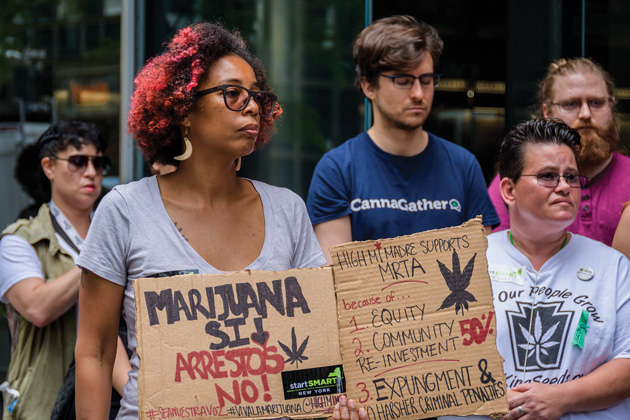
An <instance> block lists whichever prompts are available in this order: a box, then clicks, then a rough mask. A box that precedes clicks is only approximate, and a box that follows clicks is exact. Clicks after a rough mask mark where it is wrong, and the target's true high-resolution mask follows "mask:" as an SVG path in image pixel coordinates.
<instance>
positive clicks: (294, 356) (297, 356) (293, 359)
mask: <svg viewBox="0 0 630 420" xmlns="http://www.w3.org/2000/svg"><path fill="white" fill-rule="evenodd" d="M308 337H309V336H307V337H306V339H305V340H304V341H302V344H300V348H299V349H298V346H297V337H296V336H295V327H293V328H291V348H289V347H288V346H286V345H285V344H283V343H282V342H281V341H280V340H278V344H280V347H282V350H284V353H285V354H286V355H287V356H288V357H289V358H288V359H287V360H285V361H284V363H291V364H293V363H295V366H296V367H297V366H299V365H300V363H301V362H304V361H305V360H308V357H306V356H304V355H303V354H304V350H306V345H307V344H308Z"/></svg>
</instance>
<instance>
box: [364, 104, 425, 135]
mask: <svg viewBox="0 0 630 420" xmlns="http://www.w3.org/2000/svg"><path fill="white" fill-rule="evenodd" d="M372 106H373V107H374V108H376V109H378V110H379V113H380V114H381V118H382V119H383V123H384V124H385V125H388V126H390V127H394V128H397V129H399V130H403V131H409V132H411V131H416V130H417V129H419V128H422V126H423V125H424V123H425V121H426V119H427V117H428V114H429V112H430V110H431V108H430V106H429V107H427V108H428V109H427V112H426V114H425V115H424V117H419V118H415V119H414V118H410V119H407V120H405V119H404V118H403V117H401V116H400V115H399V114H397V113H396V112H394V111H392V110H390V109H389V108H386V107H382V106H381V105H380V104H379V103H378V102H376V101H372ZM425 107H426V105H425Z"/></svg>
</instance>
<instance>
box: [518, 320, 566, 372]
mask: <svg viewBox="0 0 630 420" xmlns="http://www.w3.org/2000/svg"><path fill="white" fill-rule="evenodd" d="M558 324H560V323H559V322H556V323H555V324H554V325H553V326H552V327H551V328H549V329H548V330H547V331H546V332H545V333H544V334H543V328H542V322H541V320H540V313H538V312H536V322H535V323H534V334H533V335H532V334H530V333H529V331H527V330H526V329H525V327H523V326H522V325H519V327H520V328H521V334H523V337H525V340H527V342H526V343H525V344H519V345H518V346H519V347H520V348H522V349H523V350H526V351H527V353H528V356H527V359H529V358H530V357H532V356H533V355H534V354H535V355H536V362H538V364H539V365H540V366H542V365H543V363H542V362H541V361H540V353H542V354H544V355H545V356H549V353H548V352H547V349H548V348H551V347H554V346H557V345H558V344H560V342H559V341H550V339H551V337H552V336H553V333H554V332H556V328H558ZM531 350H534V351H532V352H531V353H530V351H531Z"/></svg>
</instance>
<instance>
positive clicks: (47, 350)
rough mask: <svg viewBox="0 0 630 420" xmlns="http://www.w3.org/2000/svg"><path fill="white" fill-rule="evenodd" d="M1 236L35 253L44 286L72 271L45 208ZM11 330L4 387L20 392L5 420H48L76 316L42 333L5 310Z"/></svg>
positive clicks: (71, 350)
mask: <svg viewBox="0 0 630 420" xmlns="http://www.w3.org/2000/svg"><path fill="white" fill-rule="evenodd" d="M2 235H3V236H4V235H18V236H21V237H23V238H24V239H26V240H27V241H28V242H29V243H30V244H31V245H32V246H33V248H34V249H35V252H36V253H37V256H38V258H39V261H40V263H41V264H42V270H43V276H44V281H46V282H48V281H50V280H54V279H56V278H57V277H59V276H61V275H62V274H64V273H66V272H67V271H68V270H70V269H71V268H72V267H73V266H74V261H73V259H72V257H71V256H70V255H68V254H67V253H66V252H65V251H64V250H63V248H61V246H60V245H59V242H58V241H57V237H56V236H55V230H54V228H53V226H52V222H51V218H50V210H49V208H48V205H47V204H43V205H42V206H41V207H40V209H39V213H38V214H37V217H35V218H31V219H28V220H26V219H20V220H18V221H17V222H15V223H13V224H11V225H10V226H9V227H7V228H6V229H5V230H4V231H3V232H2ZM7 317H8V319H9V328H10V330H11V350H12V352H11V353H12V354H11V363H10V364H9V374H8V378H7V380H8V382H9V386H10V387H11V388H15V389H17V390H18V391H19V392H20V398H19V399H18V402H17V405H16V406H15V408H14V410H13V412H12V413H11V414H9V412H8V411H7V409H6V407H5V409H4V417H3V418H4V419H5V420H14V419H16V420H17V419H19V420H40V419H49V418H50V414H51V412H52V408H53V405H54V403H55V399H56V398H57V394H58V393H59V388H60V387H61V384H62V382H63V377H64V375H65V373H66V371H67V370H68V367H69V365H70V362H71V361H72V355H73V353H74V345H75V343H76V338H77V331H76V329H77V313H76V307H75V306H73V307H72V308H70V309H69V310H68V311H67V312H66V313H65V314H63V315H62V316H61V317H59V318H58V319H56V320H54V321H53V322H51V323H50V324H49V325H47V326H46V327H43V328H37V327H36V326H35V325H33V324H31V323H30V322H28V321H27V320H26V319H24V318H23V317H21V316H20V315H19V314H18V313H17V312H16V311H15V309H13V307H12V306H11V305H7Z"/></svg>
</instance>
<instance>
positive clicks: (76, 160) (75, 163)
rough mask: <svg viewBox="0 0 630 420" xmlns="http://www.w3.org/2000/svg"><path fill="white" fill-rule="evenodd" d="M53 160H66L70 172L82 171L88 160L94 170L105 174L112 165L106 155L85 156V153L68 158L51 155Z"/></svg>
mask: <svg viewBox="0 0 630 420" xmlns="http://www.w3.org/2000/svg"><path fill="white" fill-rule="evenodd" d="M52 159H55V160H67V161H68V170H69V171H70V172H83V171H85V169H86V168H87V165H88V162H92V165H94V170H95V171H96V172H102V173H103V175H106V174H107V172H108V171H109V168H111V167H112V161H111V160H109V158H108V157H106V156H86V155H74V156H70V157H69V158H60V157H53V158H52Z"/></svg>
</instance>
